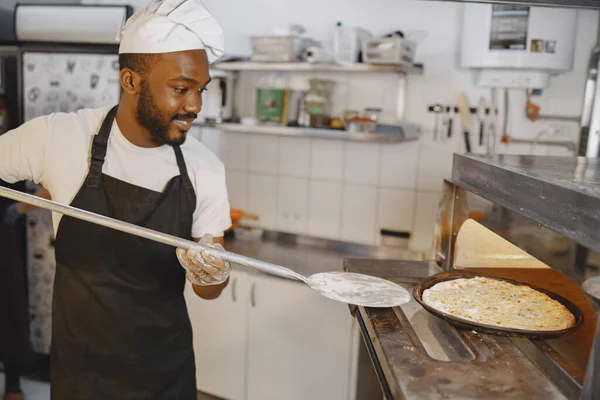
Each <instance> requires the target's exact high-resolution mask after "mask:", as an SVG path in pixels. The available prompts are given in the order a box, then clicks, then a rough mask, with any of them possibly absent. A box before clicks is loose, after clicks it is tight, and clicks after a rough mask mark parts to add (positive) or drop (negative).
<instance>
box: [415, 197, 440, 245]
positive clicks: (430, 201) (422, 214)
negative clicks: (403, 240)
mask: <svg viewBox="0 0 600 400" xmlns="http://www.w3.org/2000/svg"><path fill="white" fill-rule="evenodd" d="M440 199H441V193H439V192H417V196H416V200H417V204H416V208H415V224H414V226H415V229H413V235H412V237H411V243H410V246H411V248H413V249H417V250H423V251H427V250H430V249H431V244H432V241H433V230H434V228H435V223H436V220H437V209H438V206H439V203H440Z"/></svg>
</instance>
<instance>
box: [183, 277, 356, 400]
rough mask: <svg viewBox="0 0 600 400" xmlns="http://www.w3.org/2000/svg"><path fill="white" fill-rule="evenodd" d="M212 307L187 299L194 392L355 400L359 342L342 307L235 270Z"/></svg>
mask: <svg viewBox="0 0 600 400" xmlns="http://www.w3.org/2000/svg"><path fill="white" fill-rule="evenodd" d="M231 277H232V278H231V284H230V285H229V287H228V288H226V289H225V291H224V293H223V294H222V295H221V297H220V298H219V299H217V300H215V301H205V300H202V299H200V298H197V297H194V296H195V294H194V293H193V291H192V289H191V287H190V288H188V290H187V291H186V294H187V301H188V309H189V313H190V319H191V321H192V326H193V329H194V349H195V351H196V364H197V365H196V368H197V377H198V379H197V385H198V390H200V391H202V392H207V393H210V394H212V395H215V396H219V397H222V398H225V399H230V400H238V399H243V400H264V399H280V400H288V399H289V400H295V399H313V400H320V399H324V400H337V399H339V400H353V399H354V391H355V389H354V388H355V381H356V375H357V372H356V371H357V368H356V365H357V358H358V345H359V335H357V328H356V326H355V320H354V319H353V318H352V316H351V315H350V312H349V311H348V307H347V306H346V305H345V304H342V303H337V302H335V301H332V300H329V299H326V298H324V297H321V296H319V295H318V294H317V293H315V292H313V291H312V290H311V289H309V288H308V287H307V286H305V285H303V284H300V283H297V282H292V281H288V280H284V279H280V278H275V277H270V276H266V275H259V274H255V273H246V272H244V271H241V270H239V269H234V271H232V275H231Z"/></svg>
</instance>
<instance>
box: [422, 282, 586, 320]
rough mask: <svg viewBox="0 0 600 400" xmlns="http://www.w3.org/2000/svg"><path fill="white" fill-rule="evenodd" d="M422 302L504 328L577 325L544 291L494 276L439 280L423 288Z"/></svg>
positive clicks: (455, 315) (460, 316)
mask: <svg viewBox="0 0 600 400" xmlns="http://www.w3.org/2000/svg"><path fill="white" fill-rule="evenodd" d="M423 302H424V303H425V304H427V305H428V306H430V307H433V308H435V309H436V310H438V311H441V312H444V313H446V314H450V315H452V316H454V317H457V318H462V319H465V320H468V321H472V322H477V323H480V324H485V325H493V326H498V327H503V328H511V329H523V330H528V331H557V330H562V329H567V328H570V327H572V326H573V325H575V317H574V316H573V314H572V313H571V312H570V311H569V310H568V309H567V308H566V307H565V306H564V305H562V304H561V303H559V302H558V301H556V300H554V299H552V298H551V297H549V296H548V295H546V294H545V293H542V292H540V291H538V290H535V289H533V288H531V287H529V286H526V285H515V284H513V283H510V282H506V281H503V280H499V279H493V278H486V277H475V278H459V279H453V280H449V281H444V282H440V283H436V284H435V285H433V286H432V287H430V288H429V289H426V290H425V291H423Z"/></svg>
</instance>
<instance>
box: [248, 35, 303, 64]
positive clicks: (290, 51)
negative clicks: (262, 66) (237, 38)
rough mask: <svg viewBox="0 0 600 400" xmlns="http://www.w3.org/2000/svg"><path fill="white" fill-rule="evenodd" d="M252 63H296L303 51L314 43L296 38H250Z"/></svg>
mask: <svg viewBox="0 0 600 400" xmlns="http://www.w3.org/2000/svg"><path fill="white" fill-rule="evenodd" d="M250 42H251V44H252V56H251V59H252V61H258V62H292V61H298V60H299V59H300V57H301V55H302V53H303V52H304V50H305V49H306V48H307V47H309V46H310V45H312V44H313V43H314V41H312V40H310V39H307V38H302V37H298V36H293V35H288V36H251V37H250Z"/></svg>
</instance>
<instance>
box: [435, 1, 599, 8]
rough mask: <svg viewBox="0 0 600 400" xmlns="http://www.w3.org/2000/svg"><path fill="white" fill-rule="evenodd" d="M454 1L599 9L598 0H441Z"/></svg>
mask: <svg viewBox="0 0 600 400" xmlns="http://www.w3.org/2000/svg"><path fill="white" fill-rule="evenodd" d="M442 1H452V2H454V3H494V4H520V5H524V6H538V7H565V8H590V9H600V0H508V1H495V0H442Z"/></svg>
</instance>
